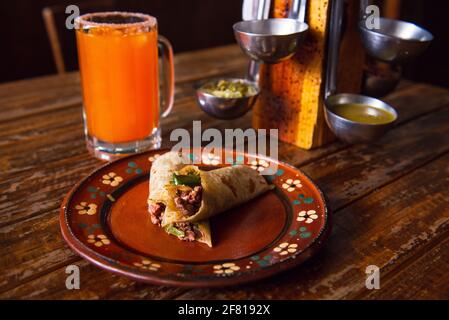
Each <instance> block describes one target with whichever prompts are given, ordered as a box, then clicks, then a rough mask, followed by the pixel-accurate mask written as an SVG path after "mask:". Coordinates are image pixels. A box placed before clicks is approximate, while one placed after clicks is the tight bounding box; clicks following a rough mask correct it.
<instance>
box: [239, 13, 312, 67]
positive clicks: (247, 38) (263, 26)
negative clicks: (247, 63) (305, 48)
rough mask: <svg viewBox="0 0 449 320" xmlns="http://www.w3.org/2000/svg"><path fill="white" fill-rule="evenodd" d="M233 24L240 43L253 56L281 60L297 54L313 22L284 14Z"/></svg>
mask: <svg viewBox="0 0 449 320" xmlns="http://www.w3.org/2000/svg"><path fill="white" fill-rule="evenodd" d="M233 28H234V35H235V38H236V40H237V43H238V44H239V45H240V48H241V49H242V50H243V52H244V53H245V54H247V55H248V56H249V57H250V58H251V59H253V60H256V61H261V62H265V63H278V62H281V61H283V60H286V59H289V58H290V57H292V56H293V55H294V54H295V52H296V49H297V47H298V46H299V45H300V44H301V42H302V41H303V40H304V38H305V35H306V32H307V30H308V29H309V26H308V25H307V24H306V23H304V22H300V21H298V20H295V19H288V18H283V19H266V20H248V21H240V22H237V23H236V24H234V26H233Z"/></svg>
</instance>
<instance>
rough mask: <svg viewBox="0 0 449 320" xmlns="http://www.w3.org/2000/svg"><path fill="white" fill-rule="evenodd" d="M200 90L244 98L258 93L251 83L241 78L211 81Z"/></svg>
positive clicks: (228, 96)
mask: <svg viewBox="0 0 449 320" xmlns="http://www.w3.org/2000/svg"><path fill="white" fill-rule="evenodd" d="M200 90H201V91H203V92H205V93H209V94H211V95H213V96H216V97H219V98H243V97H250V96H253V95H255V94H256V93H257V91H256V89H255V88H254V87H253V86H252V85H251V84H248V83H246V82H244V81H241V80H232V81H229V80H219V81H218V82H209V83H206V84H205V85H203V86H202V87H201V89H200Z"/></svg>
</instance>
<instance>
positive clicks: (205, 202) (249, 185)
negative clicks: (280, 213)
mask: <svg viewBox="0 0 449 320" xmlns="http://www.w3.org/2000/svg"><path fill="white" fill-rule="evenodd" d="M195 176H196V177H198V179H194V178H192V177H195ZM186 177H187V178H188V179H187V178H186ZM183 179H184V181H188V182H189V183H190V185H187V186H186V185H182V184H177V183H174V182H176V180H181V182H182V181H183ZM174 180H175V181H174ZM164 189H165V190H164V193H163V194H162V196H163V197H164V203H165V204H166V209H165V213H164V216H163V219H162V225H167V224H173V223H177V222H196V221H202V220H206V219H209V218H210V217H212V216H214V215H217V214H219V213H222V212H224V211H226V210H228V209H231V208H234V207H237V206H239V205H241V204H243V203H245V202H247V201H249V200H251V199H254V198H255V197H257V196H259V195H260V194H262V193H264V192H266V191H268V190H270V189H272V185H269V184H268V183H267V181H266V180H265V179H264V178H263V177H262V176H261V175H260V174H259V173H258V172H257V171H256V170H253V169H251V168H250V167H248V166H245V165H237V166H229V167H224V168H220V169H216V170H212V171H202V170H200V169H198V167H196V166H192V165H188V166H184V167H183V168H182V169H180V170H178V171H177V172H175V174H174V175H173V178H172V181H171V182H170V184H168V185H166V186H165V188H164Z"/></svg>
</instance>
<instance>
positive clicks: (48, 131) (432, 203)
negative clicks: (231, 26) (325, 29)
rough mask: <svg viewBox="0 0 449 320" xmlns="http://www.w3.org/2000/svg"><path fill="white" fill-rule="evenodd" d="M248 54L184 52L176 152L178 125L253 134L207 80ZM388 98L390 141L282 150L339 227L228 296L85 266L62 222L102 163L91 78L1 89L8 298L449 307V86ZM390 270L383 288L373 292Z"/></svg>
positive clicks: (2, 265) (0, 217)
mask: <svg viewBox="0 0 449 320" xmlns="http://www.w3.org/2000/svg"><path fill="white" fill-rule="evenodd" d="M246 63H247V61H246V59H245V58H244V57H243V56H242V55H241V53H240V51H239V49H238V48H237V47H235V46H227V47H220V48H214V49H209V50H204V51H200V52H192V53H185V54H181V55H178V56H177V57H176V73H177V87H176V103H175V107H174V111H173V113H172V115H170V116H169V117H168V118H166V119H164V120H163V122H162V125H163V133H164V134H163V137H164V145H165V146H169V145H170V142H169V139H168V135H169V132H170V130H171V129H173V128H176V127H186V128H191V126H192V120H202V121H203V128H206V127H216V128H220V129H223V128H232V127H242V128H246V127H249V126H250V124H251V115H250V114H248V115H246V116H245V117H243V118H241V119H239V120H237V121H232V122H226V121H219V120H215V119H213V118H210V117H208V116H207V115H205V114H204V113H202V112H201V111H200V110H199V108H198V107H197V105H196V102H195V98H194V89H193V85H194V83H195V82H197V81H199V80H201V79H204V78H208V77H215V76H221V75H237V74H243V72H244V71H245V69H246ZM386 100H387V101H388V102H389V103H390V104H392V105H393V106H394V107H396V108H397V109H398V112H399V114H400V117H399V121H398V123H397V125H396V127H395V128H394V129H392V130H391V131H390V132H388V133H387V134H386V135H385V136H384V137H383V138H382V139H381V140H380V141H378V142H377V143H375V144H371V145H365V144H361V145H354V146H348V145H345V144H343V143H340V142H334V143H332V144H329V145H327V146H325V147H322V148H319V149H315V150H312V151H304V150H301V149H298V148H296V147H294V146H291V145H287V144H284V143H281V145H280V150H279V153H280V157H281V159H282V160H284V161H287V162H289V163H291V164H293V165H295V166H297V167H299V168H301V169H302V170H304V172H306V173H307V174H309V175H310V176H311V177H312V178H313V179H314V180H315V181H316V182H317V183H318V184H319V185H320V186H321V187H322V189H323V190H324V191H325V192H326V194H327V195H328V198H329V200H330V206H331V208H332V209H333V211H334V229H333V232H332V235H331V237H330V239H329V241H328V244H327V245H326V246H325V248H324V249H323V251H322V252H321V253H320V254H318V255H317V256H316V257H314V258H312V259H311V260H310V261H308V262H306V263H305V264H304V265H302V266H300V267H298V268H295V269H293V270H291V271H289V272H287V273H284V274H281V275H278V276H276V277H273V278H270V279H266V280H264V281H261V282H258V283H255V284H250V285H245V286H241V287H234V288H228V289H218V290H217V289H214V290H208V289H195V290H189V289H180V288H169V287H159V286H151V285H146V284H141V283H136V282H134V281H131V280H129V279H127V278H124V277H120V276H116V275H113V274H111V273H109V272H106V271H103V270H101V269H99V268H97V267H95V266H93V265H91V264H89V263H88V262H86V261H85V260H83V259H81V258H80V257H78V256H77V255H76V254H75V253H74V252H73V251H72V250H70V249H69V248H68V246H67V245H66V244H65V242H64V241H63V239H62V237H61V234H60V231H59V224H58V211H59V206H60V204H61V201H62V198H63V197H64V195H65V194H66V193H67V192H68V191H69V189H70V188H71V187H72V186H73V185H74V184H75V183H76V182H77V181H78V180H79V179H81V178H83V177H84V176H86V175H87V174H88V173H89V172H90V171H91V170H92V169H94V168H95V167H97V166H98V165H99V164H100V162H99V161H98V160H95V159H93V158H92V157H91V156H89V154H88V153H87V151H86V148H85V145H84V139H83V126H82V115H81V96H80V84H79V76H78V74H77V73H72V74H66V75H62V76H48V77H42V78H36V79H30V80H24V81H19V82H14V83H7V84H3V85H1V86H0V191H1V193H0V244H1V247H0V250H1V251H0V270H1V272H0V298H4V299H10V298H28V299H29V298H38V299H46V298H58V299H73V298H89V299H90V298H100V299H117V298H126V299H141V298H146V299H173V298H177V299H202V298H208V299H216V298H224V299H255V298H261V299H270V298H273V299H279V298H292V299H308V298H312V299H333V298H337V299H353V298H357V299H380V298H381V299H390V298H400V299H413V298H423V299H435V298H436V299H447V298H449V276H448V274H449V273H448V265H449V196H448V195H449V194H448V190H449V91H448V90H446V89H442V88H437V87H433V86H429V85H426V84H415V83H409V82H404V83H402V84H401V85H400V87H399V88H398V89H397V90H396V91H395V92H394V93H392V94H391V95H389V96H388V97H387V98H386ZM69 264H76V265H78V266H79V267H80V269H81V289H80V290H67V289H66V288H65V278H66V273H65V267H66V266H67V265H69ZM371 264H374V265H377V266H378V267H379V268H380V270H381V271H380V272H381V289H380V290H367V289H366V287H365V279H366V274H365V268H366V267H367V266H368V265H371Z"/></svg>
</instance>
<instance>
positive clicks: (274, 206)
mask: <svg viewBox="0 0 449 320" xmlns="http://www.w3.org/2000/svg"><path fill="white" fill-rule="evenodd" d="M164 152H166V151H161V150H159V151H151V152H147V153H142V154H137V155H133V156H130V157H127V158H123V159H120V160H118V161H115V162H112V163H109V164H107V165H105V166H103V167H101V168H99V169H98V170H96V171H95V172H93V173H92V174H91V175H89V176H88V177H87V178H85V179H84V180H83V181H81V182H80V183H79V184H78V185H77V186H75V188H74V189H73V190H72V191H71V192H70V193H69V194H68V195H67V197H66V198H65V200H64V203H63V205H62V207H61V215H60V224H61V230H62V234H63V236H64V238H65V240H66V241H67V243H68V244H69V245H70V247H71V248H72V249H73V250H75V251H76V252H77V253H79V254H80V255H81V256H83V257H84V258H86V259H87V260H89V261H91V262H92V263H94V264H96V265H98V266H100V267H101V268H104V269H106V270H110V271H113V272H116V273H119V274H122V275H125V276H128V277H130V278H133V279H135V280H138V281H144V282H148V283H155V284H161V285H176V286H190V287H202V286H207V287H210V286H224V285H235V284H241V283H244V282H248V281H253V280H257V279H261V278H264V277H268V276H270V275H273V274H275V273H278V272H280V271H283V270H286V269H289V268H291V267H293V266H296V265H299V264H300V263H301V262H303V261H304V260H305V259H307V258H309V257H310V256H311V255H313V254H314V253H315V252H316V251H317V250H318V249H319V248H320V247H321V245H322V243H323V241H324V240H325V238H326V237H327V235H328V233H329V231H330V228H329V212H328V209H327V206H326V201H325V199H324V197H323V194H322V192H321V191H320V190H319V189H318V188H317V186H316V185H315V184H314V183H313V182H312V181H311V180H310V179H309V178H308V177H307V176H305V175H304V174H303V173H302V172H301V171H299V170H298V169H296V168H294V167H292V166H290V165H287V164H285V163H282V162H277V161H276V162H277V164H278V170H277V172H276V174H275V175H272V176H267V179H268V180H269V181H270V182H272V183H273V184H274V185H275V186H276V188H275V190H273V191H270V192H268V193H266V194H264V195H262V196H260V197H258V198H256V199H254V200H252V201H250V202H248V203H246V204H245V205H243V206H240V207H238V208H236V209H233V210H230V211H228V212H225V213H223V214H221V215H218V216H217V217H214V218H212V219H211V227H212V240H213V243H214V247H213V248H209V247H208V246H207V245H204V244H200V243H189V242H183V241H180V240H178V239H177V238H175V237H173V236H170V235H168V234H166V233H165V232H164V231H163V230H162V229H161V228H158V227H156V226H154V225H153V224H151V222H150V219H149V215H148V213H147V197H148V189H149V186H148V183H149V172H150V167H151V163H152V161H154V159H155V158H156V157H157V156H159V155H160V154H162V153H164ZM192 156H193V155H192ZM247 160H249V161H250V163H251V167H252V168H253V169H255V170H259V171H262V170H264V168H265V167H266V166H267V165H268V163H269V162H270V161H275V160H272V159H269V158H263V157H255V156H251V155H248V154H234V156H233V159H232V161H233V162H234V164H235V163H241V162H242V161H244V163H248V162H247ZM214 161H215V159H214V158H213V157H212V158H211V157H206V158H205V159H203V161H202V164H201V165H200V167H201V168H203V169H205V170H210V169H213V168H216V167H218V166H216V165H214V163H215V162H214ZM230 165H231V164H230Z"/></svg>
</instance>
